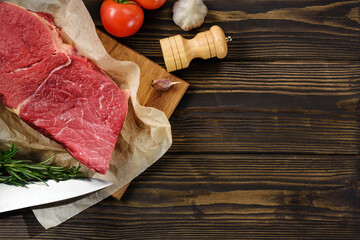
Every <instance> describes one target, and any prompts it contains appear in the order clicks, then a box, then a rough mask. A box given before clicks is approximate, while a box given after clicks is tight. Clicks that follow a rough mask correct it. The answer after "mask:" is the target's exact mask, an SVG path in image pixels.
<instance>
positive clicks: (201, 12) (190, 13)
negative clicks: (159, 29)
mask: <svg viewBox="0 0 360 240" xmlns="http://www.w3.org/2000/svg"><path fill="white" fill-rule="evenodd" d="M207 11H208V9H207V7H206V5H205V4H204V3H203V1H202V0H179V1H177V2H175V4H174V6H173V20H174V22H175V24H176V25H178V26H179V27H181V28H182V29H183V30H184V31H189V30H191V29H193V28H197V27H200V26H201V25H202V24H203V22H204V19H205V17H206V14H207Z"/></svg>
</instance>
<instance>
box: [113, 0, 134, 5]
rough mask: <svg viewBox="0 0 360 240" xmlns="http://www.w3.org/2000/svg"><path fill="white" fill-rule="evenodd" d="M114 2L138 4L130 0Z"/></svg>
mask: <svg viewBox="0 0 360 240" xmlns="http://www.w3.org/2000/svg"><path fill="white" fill-rule="evenodd" d="M114 2H117V3H121V4H129V3H130V4H136V3H134V2H133V1H129V0H114Z"/></svg>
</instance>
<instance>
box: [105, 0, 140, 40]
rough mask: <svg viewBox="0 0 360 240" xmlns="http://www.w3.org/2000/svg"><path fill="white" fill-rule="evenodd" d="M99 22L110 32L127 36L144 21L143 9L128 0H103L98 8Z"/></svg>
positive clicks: (135, 30) (119, 35)
mask: <svg viewBox="0 0 360 240" xmlns="http://www.w3.org/2000/svg"><path fill="white" fill-rule="evenodd" d="M100 17H101V22H102V23H103V25H104V28H105V29H106V31H107V32H109V33H110V34H112V35H114V36H116V37H128V36H131V35H133V34H135V33H136V32H137V31H138V30H139V29H140V27H141V25H142V24H143V22H144V11H143V10H142V8H141V7H140V6H139V5H138V4H137V3H135V2H132V1H128V0H116V1H115V0H105V1H104V2H103V3H102V4H101V8H100Z"/></svg>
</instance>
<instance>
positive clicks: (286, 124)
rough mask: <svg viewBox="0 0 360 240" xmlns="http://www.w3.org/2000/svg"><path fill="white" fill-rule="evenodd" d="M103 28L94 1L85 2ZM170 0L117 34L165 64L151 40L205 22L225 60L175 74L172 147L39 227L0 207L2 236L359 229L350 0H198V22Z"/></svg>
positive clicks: (359, 61) (343, 232) (359, 18)
mask: <svg viewBox="0 0 360 240" xmlns="http://www.w3.org/2000/svg"><path fill="white" fill-rule="evenodd" d="M84 2H85V3H86V5H87V7H88V9H89V11H90V12H91V15H92V17H93V19H94V21H95V23H96V24H97V26H99V27H100V28H101V22H100V20H99V7H100V4H101V1H99V0H86V1H84ZM174 2H175V1H174V0H168V1H167V3H166V4H165V5H164V6H163V7H162V8H161V9H159V10H155V11H145V23H144V25H143V27H142V29H141V30H140V31H139V32H138V33H137V34H136V35H134V36H132V37H129V38H127V39H119V41H120V42H121V43H123V44H125V45H127V46H129V47H131V48H133V49H134V50H136V51H138V52H140V53H141V54H143V55H145V56H146V57H148V58H150V59H151V60H153V61H155V62H156V63H158V64H160V65H162V66H164V63H163V60H162V55H161V49H160V45H159V39H161V38H164V37H169V36H172V35H176V34H181V35H183V36H184V37H187V38H192V37H193V36H195V34H196V33H198V32H199V31H204V30H208V29H209V28H210V27H211V26H212V25H214V24H217V25H219V26H221V27H222V28H223V29H224V30H225V32H226V33H227V34H228V35H231V36H232V37H233V41H232V42H231V43H230V44H229V54H228V56H227V57H226V58H225V59H223V60H218V59H211V60H206V61H204V60H199V59H197V60H194V61H193V62H192V63H191V64H190V67H189V68H188V69H184V70H181V71H177V72H174V74H175V75H177V76H178V77H180V78H182V79H184V80H185V81H187V82H189V83H190V84H191V85H190V88H189V89H188V91H187V93H186V94H185V96H184V97H183V99H182V101H181V102H180V104H179V106H178V107H177V109H176V110H175V112H174V114H173V115H172V117H171V118H170V122H171V124H172V131H173V141H174V143H173V146H172V147H171V149H170V150H169V152H168V153H166V154H165V156H164V157H163V158H161V159H160V160H159V161H158V162H157V163H156V164H154V165H153V166H151V167H150V168H149V169H148V170H147V171H146V172H144V173H143V174H142V175H141V176H139V177H138V178H136V179H135V180H134V181H133V182H132V184H131V185H130V187H129V189H128V190H127V191H126V193H125V195H124V197H123V199H122V200H121V201H117V200H115V199H113V198H108V199H106V200H104V201H102V202H101V203H99V204H97V205H95V206H93V207H91V208H89V209H87V210H86V211H84V212H82V213H80V214H79V215H77V216H76V217H74V218H72V219H70V220H68V221H67V222H65V223H63V224H61V225H60V226H58V227H55V228H52V229H50V230H48V231H45V230H44V229H43V228H42V227H41V226H40V225H39V223H37V221H36V219H35V217H34V216H33V214H32V212H31V211H30V210H29V209H26V210H21V211H15V212H11V213H7V214H2V215H1V216H0V226H1V227H0V238H5V239H24V238H32V239H57V238H58V239H83V238H87V239H92V238H93V239H243V238H250V239H360V185H359V181H360V177H359V174H360V155H359V150H360V148H359V146H360V134H359V133H360V132H359V119H360V118H359V117H360V116H359V98H360V92H359V91H360V13H359V11H360V1H359V0H357V1H336V0H311V1H310V0H282V1H278V0H267V1H264V0H234V1H228V0H221V1H220V0H205V3H206V5H207V6H208V8H209V13H208V16H207V18H206V21H205V23H204V24H203V25H202V26H201V27H200V28H199V29H196V30H192V31H190V32H183V31H181V30H180V29H179V28H178V27H177V26H176V25H175V24H174V23H173V21H172V12H171V7H172V5H173V3H174Z"/></svg>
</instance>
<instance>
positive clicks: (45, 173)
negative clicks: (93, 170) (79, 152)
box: [0, 144, 86, 186]
mask: <svg viewBox="0 0 360 240" xmlns="http://www.w3.org/2000/svg"><path fill="white" fill-rule="evenodd" d="M17 151H18V148H17V147H16V146H15V145H14V144H11V146H10V148H9V149H8V150H7V151H5V152H0V183H8V184H15V185H19V186H25V184H27V183H29V182H33V181H41V182H43V183H45V180H48V179H54V180H56V181H63V180H68V179H70V178H83V177H86V176H85V173H83V172H81V171H80V168H81V165H80V164H79V166H78V167H74V166H73V167H70V168H67V167H59V166H52V165H49V164H47V163H48V162H49V161H50V160H51V159H53V157H52V158H49V159H47V160H45V161H42V162H40V163H34V162H32V161H31V160H22V159H14V156H15V154H16V152H17ZM45 184H46V183H45Z"/></svg>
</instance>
